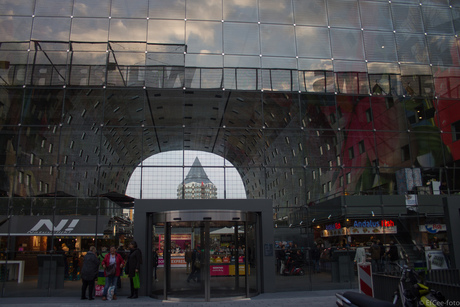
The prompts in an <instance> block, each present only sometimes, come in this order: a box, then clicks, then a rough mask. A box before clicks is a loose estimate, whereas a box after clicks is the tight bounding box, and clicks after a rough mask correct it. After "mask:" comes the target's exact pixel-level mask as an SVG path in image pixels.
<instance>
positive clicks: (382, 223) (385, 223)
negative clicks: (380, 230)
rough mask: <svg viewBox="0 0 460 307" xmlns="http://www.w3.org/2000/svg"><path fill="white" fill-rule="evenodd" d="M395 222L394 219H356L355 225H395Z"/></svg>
mask: <svg viewBox="0 0 460 307" xmlns="http://www.w3.org/2000/svg"><path fill="white" fill-rule="evenodd" d="M394 225H395V223H394V222H393V221H392V220H381V221H371V220H369V221H360V222H358V221H355V222H354V223H353V227H380V226H381V227H393V226H394Z"/></svg>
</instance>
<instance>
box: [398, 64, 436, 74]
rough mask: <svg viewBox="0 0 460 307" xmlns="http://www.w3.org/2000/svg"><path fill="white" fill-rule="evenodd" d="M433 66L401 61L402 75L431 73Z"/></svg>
mask: <svg viewBox="0 0 460 307" xmlns="http://www.w3.org/2000/svg"><path fill="white" fill-rule="evenodd" d="M430 74H431V68H430V66H429V65H415V64H403V63H401V75H402V76H407V75H430Z"/></svg>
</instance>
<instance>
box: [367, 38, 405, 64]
mask: <svg viewBox="0 0 460 307" xmlns="http://www.w3.org/2000/svg"><path fill="white" fill-rule="evenodd" d="M364 49H365V51H366V59H367V60H368V61H375V62H393V61H394V62H396V61H398V57H397V56H396V44H395V37H394V34H393V33H392V32H374V31H364Z"/></svg>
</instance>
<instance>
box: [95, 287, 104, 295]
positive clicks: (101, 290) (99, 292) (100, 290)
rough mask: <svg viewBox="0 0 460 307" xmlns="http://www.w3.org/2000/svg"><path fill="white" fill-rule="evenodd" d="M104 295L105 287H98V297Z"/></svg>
mask: <svg viewBox="0 0 460 307" xmlns="http://www.w3.org/2000/svg"><path fill="white" fill-rule="evenodd" d="M102 294H104V286H102V285H96V296H102Z"/></svg>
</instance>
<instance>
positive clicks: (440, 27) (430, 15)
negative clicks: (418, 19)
mask: <svg viewBox="0 0 460 307" xmlns="http://www.w3.org/2000/svg"><path fill="white" fill-rule="evenodd" d="M422 12H423V22H424V25H425V32H426V33H428V34H453V33H454V29H453V27H452V23H451V22H450V20H451V18H452V17H451V16H452V15H451V9H449V8H447V7H446V8H440V7H430V6H423V7H422Z"/></svg>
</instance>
